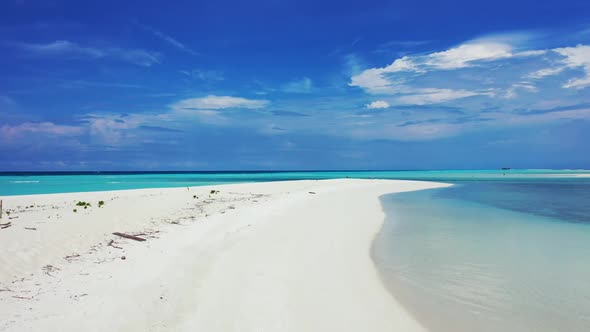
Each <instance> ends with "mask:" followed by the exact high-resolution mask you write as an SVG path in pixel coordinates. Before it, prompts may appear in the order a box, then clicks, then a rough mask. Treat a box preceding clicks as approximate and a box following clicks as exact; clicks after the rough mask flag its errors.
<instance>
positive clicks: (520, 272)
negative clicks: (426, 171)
mask: <svg viewBox="0 0 590 332" xmlns="http://www.w3.org/2000/svg"><path fill="white" fill-rule="evenodd" d="M382 204H383V206H384V209H385V211H386V213H387V220H386V222H385V224H384V226H383V229H382V230H381V232H380V233H379V235H378V236H377V238H376V240H375V242H374V246H373V258H374V260H375V262H376V264H377V266H378V269H379V271H380V273H381V276H382V278H383V280H384V282H385V284H386V285H387V286H388V288H389V289H390V290H391V291H392V293H393V294H394V296H395V297H396V298H397V299H398V300H399V301H400V302H401V303H402V304H403V305H404V306H405V307H406V308H407V309H408V310H409V311H410V313H411V314H413V315H414V316H415V317H416V318H417V319H418V320H419V321H420V322H422V323H423V324H424V325H425V326H426V327H427V328H429V329H430V330H431V331H445V332H446V331H455V332H456V331H507V332H512V331H541V332H543V331H569V332H573V331H590V181H589V180H588V179H582V178H579V179H546V178H545V179H537V180H530V181H505V182H494V181H474V182H463V183H460V184H458V185H456V186H453V187H450V188H444V189H436V190H425V191H419V192H411V193H402V194H395V195H386V196H383V197H382Z"/></svg>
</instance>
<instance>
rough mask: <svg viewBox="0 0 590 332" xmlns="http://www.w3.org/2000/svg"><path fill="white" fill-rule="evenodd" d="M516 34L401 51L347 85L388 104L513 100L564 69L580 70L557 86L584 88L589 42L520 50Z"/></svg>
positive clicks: (588, 81)
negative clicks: (434, 48) (423, 50)
mask: <svg viewBox="0 0 590 332" xmlns="http://www.w3.org/2000/svg"><path fill="white" fill-rule="evenodd" d="M519 38H520V39H522V36H521V37H519ZM519 38H514V40H512V41H511V37H510V36H508V37H507V36H504V37H494V38H485V39H478V40H473V41H470V42H466V43H463V44H461V45H459V46H457V47H453V48H450V49H447V50H444V51H440V52H432V53H428V54H419V55H406V56H403V57H401V58H398V59H395V60H394V61H393V62H392V63H391V64H390V65H388V66H385V67H377V68H369V69H366V70H363V71H361V72H359V73H357V74H355V75H353V76H352V77H351V79H350V83H349V85H350V86H353V87H359V88H361V89H363V90H364V91H365V92H367V93H369V94H373V95H388V96H395V97H396V98H390V99H389V101H390V102H394V103H398V104H413V105H427V104H437V103H445V102H449V101H453V100H459V99H463V98H467V97H473V96H481V97H497V98H505V99H515V98H518V97H519V96H520V95H521V94H522V93H523V92H526V93H535V92H537V91H539V89H538V88H537V86H536V81H538V80H541V79H544V78H547V77H550V76H555V75H558V74H562V73H564V72H565V71H566V70H568V74H569V75H572V74H574V72H575V71H572V70H578V71H582V72H583V74H582V75H581V76H580V75H578V76H574V77H571V76H570V78H569V80H563V81H562V83H560V84H561V86H562V87H563V88H572V89H583V88H586V87H588V86H590V46H587V45H578V46H576V47H563V48H554V49H546V50H536V49H529V50H526V49H524V50H523V49H522V47H520V46H516V45H518V44H519V43H520V42H521V41H519V40H518V39H519ZM531 69H533V70H531ZM519 92H520V93H519Z"/></svg>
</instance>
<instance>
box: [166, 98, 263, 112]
mask: <svg viewBox="0 0 590 332" xmlns="http://www.w3.org/2000/svg"><path fill="white" fill-rule="evenodd" d="M269 103H270V102H269V101H268V100H263V99H246V98H241V97H232V96H215V95H209V96H206V97H201V98H190V99H185V100H181V101H179V102H177V103H175V104H173V105H172V106H171V107H172V108H173V109H186V110H221V109H232V108H246V109H259V108H264V107H266V106H267V105H268V104H269Z"/></svg>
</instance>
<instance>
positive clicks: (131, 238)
mask: <svg viewBox="0 0 590 332" xmlns="http://www.w3.org/2000/svg"><path fill="white" fill-rule="evenodd" d="M113 235H116V236H120V237H124V238H126V239H130V240H135V241H140V242H142V241H145V239H144V238H142V237H139V236H135V235H130V234H125V233H119V232H114V233H113Z"/></svg>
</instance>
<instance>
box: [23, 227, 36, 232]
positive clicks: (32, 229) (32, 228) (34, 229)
mask: <svg viewBox="0 0 590 332" xmlns="http://www.w3.org/2000/svg"><path fill="white" fill-rule="evenodd" d="M25 229H28V230H30V231H36V230H37V229H36V228H35V227H25Z"/></svg>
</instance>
